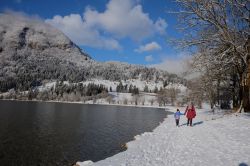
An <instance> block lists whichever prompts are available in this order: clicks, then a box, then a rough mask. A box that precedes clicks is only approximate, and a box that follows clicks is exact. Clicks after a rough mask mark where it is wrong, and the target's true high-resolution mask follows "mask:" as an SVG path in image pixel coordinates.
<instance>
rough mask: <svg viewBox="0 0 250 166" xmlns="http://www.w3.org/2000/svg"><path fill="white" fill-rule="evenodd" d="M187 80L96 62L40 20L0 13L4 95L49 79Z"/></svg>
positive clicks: (142, 68)
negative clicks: (9, 91)
mask: <svg viewBox="0 0 250 166" xmlns="http://www.w3.org/2000/svg"><path fill="white" fill-rule="evenodd" d="M90 78H91V79H93V78H96V79H103V80H111V81H119V80H127V79H140V80H146V81H164V80H167V79H171V80H172V81H174V82H180V81H183V80H182V79H181V78H178V77H177V76H176V75H173V74H169V73H168V72H166V71H162V70H157V69H155V68H147V67H145V66H139V65H131V64H127V63H120V62H105V63H102V62H96V61H95V60H93V59H92V58H91V57H90V56H89V55H88V54H86V53H84V52H83V51H82V50H81V49H80V48H79V47H78V46H77V45H76V44H74V43H73V42H72V41H71V40H70V39H69V38H68V37H67V36H65V35H64V34H63V33H62V32H61V31H59V30H57V29H55V28H53V27H52V26H50V25H48V24H46V23H44V22H43V21H42V20H39V19H37V18H31V17H27V16H22V15H17V14H8V13H5V14H0V92H6V91H8V90H9V89H12V88H15V89H17V90H21V91H22V90H28V89H29V88H31V87H35V86H40V85H42V84H43V83H44V81H46V80H61V81H69V82H80V81H85V80H88V79H90Z"/></svg>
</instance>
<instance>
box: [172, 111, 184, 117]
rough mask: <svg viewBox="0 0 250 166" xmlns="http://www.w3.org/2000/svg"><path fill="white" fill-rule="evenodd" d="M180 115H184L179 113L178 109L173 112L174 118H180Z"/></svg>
mask: <svg viewBox="0 0 250 166" xmlns="http://www.w3.org/2000/svg"><path fill="white" fill-rule="evenodd" d="M181 115H185V114H183V113H181V112H180V111H177V112H175V113H174V118H175V119H180V116H181Z"/></svg>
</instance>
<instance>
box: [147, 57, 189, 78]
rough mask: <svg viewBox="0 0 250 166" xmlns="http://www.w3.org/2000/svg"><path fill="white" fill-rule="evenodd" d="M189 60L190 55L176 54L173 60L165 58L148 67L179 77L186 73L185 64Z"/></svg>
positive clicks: (186, 65)
mask: <svg viewBox="0 0 250 166" xmlns="http://www.w3.org/2000/svg"><path fill="white" fill-rule="evenodd" d="M190 58H191V57H190V55H188V54H187V53H180V54H177V55H176V56H175V57H174V58H169V56H165V58H163V59H162V62H160V63H158V64H153V65H150V67H155V68H158V69H161V70H165V71H168V72H169V73H174V74H178V75H181V74H183V73H184V72H187V71H188V63H187V62H188V61H189V60H190Z"/></svg>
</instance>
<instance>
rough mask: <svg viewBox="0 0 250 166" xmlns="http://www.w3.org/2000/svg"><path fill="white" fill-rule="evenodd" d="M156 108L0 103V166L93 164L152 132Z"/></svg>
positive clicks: (161, 114) (156, 120) (162, 113)
mask: <svg viewBox="0 0 250 166" xmlns="http://www.w3.org/2000/svg"><path fill="white" fill-rule="evenodd" d="M166 114H167V113H166V112H165V111H163V110H161V109H152V108H135V107H120V106H101V105H81V104H62V103H43V102H21V101H1V100H0V165H4V166H12V165H13V166H17V165H18V166H36V165H40V166H43V165H44V166H45V165H46V166H50V165H51V166H52V165H53V166H55V165H60V166H62V165H72V164H75V163H76V161H84V160H92V161H98V160H102V159H105V158H107V157H110V156H112V155H114V154H116V153H119V152H121V151H124V150H125V149H124V148H121V145H122V144H124V143H126V142H128V141H131V140H132V139H133V137H134V136H135V135H137V134H141V133H143V132H146V131H152V130H153V129H154V128H156V127H157V126H158V125H159V122H160V121H163V119H164V118H165V117H166Z"/></svg>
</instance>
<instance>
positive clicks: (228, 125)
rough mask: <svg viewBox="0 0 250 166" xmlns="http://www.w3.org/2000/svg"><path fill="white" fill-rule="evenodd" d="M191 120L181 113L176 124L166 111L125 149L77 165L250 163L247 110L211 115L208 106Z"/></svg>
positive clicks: (248, 116) (218, 165) (161, 165)
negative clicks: (148, 129) (161, 119)
mask: <svg viewBox="0 0 250 166" xmlns="http://www.w3.org/2000/svg"><path fill="white" fill-rule="evenodd" d="M169 109H170V111H175V109H176V108H174V107H169ZM183 110H184V108H181V111H183ZM193 123H194V126H193V127H189V126H186V118H185V117H182V118H181V121H180V125H181V126H180V127H176V126H175V120H174V118H173V116H172V115H169V117H168V118H166V119H165V120H164V122H163V123H161V124H160V125H159V126H158V127H157V128H156V129H155V130H154V131H153V132H148V133H144V134H142V135H139V136H135V140H134V141H131V142H129V143H127V146H128V149H127V150H126V151H125V152H122V153H119V154H117V155H115V156H113V157H110V158H106V159H105V160H101V161H99V162H96V163H93V162H91V161H85V162H78V163H77V165H80V166H92V165H95V166H139V165H143V166H147V165H148V166H166V165H171V166H175V165H176V166H182V165H185V166H187V165H199V166H200V165H202V166H206V165H207V166H211V165H213V166H214V165H216V166H220V165H221V166H224V165H227V166H238V165H239V166H243V165H244V164H245V165H244V166H246V165H250V143H249V138H250V114H238V115H237V116H236V114H226V115H225V114H224V112H216V113H215V114H214V115H213V114H212V113H211V112H210V111H208V109H201V110H197V116H196V118H195V119H194V122H193Z"/></svg>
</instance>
